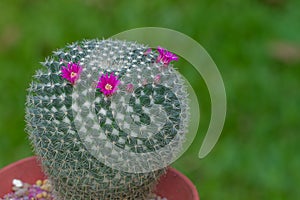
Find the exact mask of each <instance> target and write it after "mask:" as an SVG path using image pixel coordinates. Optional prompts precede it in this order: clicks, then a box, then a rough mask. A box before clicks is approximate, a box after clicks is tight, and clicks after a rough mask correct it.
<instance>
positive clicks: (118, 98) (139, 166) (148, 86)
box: [26, 40, 189, 200]
mask: <svg viewBox="0 0 300 200" xmlns="http://www.w3.org/2000/svg"><path fill="white" fill-rule="evenodd" d="M176 59H177V57H176V56H175V55H174V54H172V53H170V52H168V51H166V50H164V49H162V48H160V47H159V48H158V51H155V50H151V49H149V48H148V47H147V46H144V45H141V44H137V43H133V42H126V41H118V40H86V41H81V42H76V43H73V44H70V45H68V46H66V47H65V48H63V49H60V50H57V51H55V52H54V55H53V56H52V57H50V58H47V59H46V61H45V62H43V63H42V65H43V66H44V67H43V68H42V69H41V70H38V71H37V72H36V74H35V75H34V80H33V82H32V83H31V85H30V87H29V89H28V93H29V94H28V96H27V102H26V121H27V127H26V131H27V132H28V135H29V139H30V141H31V143H32V145H33V148H34V151H35V153H36V154H37V156H38V158H39V159H40V161H41V163H42V167H43V170H44V171H45V173H46V175H47V176H48V178H49V179H50V181H51V184H52V186H53V189H54V194H55V196H56V199H58V200H61V199H67V200H79V199H82V200H89V199H99V200H100V199H101V200H102V199H116V200H117V199H120V200H121V199H127V200H131V199H146V198H148V196H149V194H151V192H152V190H153V187H154V185H155V184H156V182H157V180H158V179H159V177H160V176H161V175H162V174H164V173H165V170H166V168H165V166H167V164H169V163H170V162H171V160H172V159H173V158H174V157H175V156H176V155H177V153H178V152H179V151H180V150H181V146H182V144H183V143H184V139H185V134H186V132H187V125H188V118H189V112H188V98H187V96H188V94H187V90H186V86H185V85H184V81H183V79H182V78H181V76H180V74H179V73H178V72H177V71H176V70H175V69H174V68H173V67H172V64H170V62H171V61H172V60H176ZM139 155H142V157H140V156H139ZM143 156H144V157H143Z"/></svg>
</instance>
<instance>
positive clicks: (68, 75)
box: [61, 62, 82, 85]
mask: <svg viewBox="0 0 300 200" xmlns="http://www.w3.org/2000/svg"><path fill="white" fill-rule="evenodd" d="M81 72H82V67H81V66H80V65H79V64H77V63H72V62H69V63H68V66H67V67H65V66H62V68H61V77H63V78H64V79H67V80H68V81H70V83H71V84H72V85H74V84H75V83H76V81H77V80H78V79H79V77H80V74H81Z"/></svg>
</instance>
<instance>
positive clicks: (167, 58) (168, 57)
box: [156, 47, 178, 65]
mask: <svg viewBox="0 0 300 200" xmlns="http://www.w3.org/2000/svg"><path fill="white" fill-rule="evenodd" d="M157 51H158V53H159V56H158V57H157V60H156V62H162V63H163V64H164V65H168V64H169V63H170V62H171V61H173V60H175V61H177V60H178V56H177V55H175V54H173V53H171V52H170V51H167V50H166V49H164V48H162V47H157Z"/></svg>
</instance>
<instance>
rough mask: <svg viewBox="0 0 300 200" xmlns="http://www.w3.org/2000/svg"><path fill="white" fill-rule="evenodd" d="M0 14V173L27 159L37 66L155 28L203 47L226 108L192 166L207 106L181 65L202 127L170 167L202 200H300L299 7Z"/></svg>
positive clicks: (269, 1)
mask: <svg viewBox="0 0 300 200" xmlns="http://www.w3.org/2000/svg"><path fill="white" fill-rule="evenodd" d="M0 8H1V14H0V91H1V95H0V168H1V167H3V166H5V165H7V164H9V163H11V162H13V161H16V160H18V159H21V158H24V157H26V156H30V155H32V153H31V148H30V145H29V142H28V140H27V138H26V134H25V132H24V127H25V122H24V103H25V97H26V88H27V87H28V85H29V82H30V80H31V77H32V75H33V74H34V72H35V70H37V69H38V68H39V67H40V65H39V62H40V61H43V60H44V58H45V57H47V56H49V55H51V52H52V51H53V50H55V49H57V48H59V47H63V46H64V45H65V44H66V43H70V42H72V41H76V40H82V39H83V38H87V39H88V38H107V37H109V36H112V35H114V34H116V33H119V32H121V31H124V30H127V29H131V28H137V27H144V26H158V27H165V28H171V29H174V30H177V31H180V32H182V33H185V34H187V35H189V36H191V37H192V38H194V39H195V40H196V41H198V42H199V43H200V44H202V45H203V47H204V48H205V49H206V50H207V51H208V53H209V54H210V55H211V57H212V58H213V59H214V61H215V63H216V64H217V66H218V67H219V70H220V72H221V74H222V76H223V79H224V83H225V87H226V92H227V99H228V112H227V120H226V124H225V127H224V131H223V133H222V135H221V138H220V140H219V142H218V144H217V146H216V147H215V148H214V150H213V152H212V153H211V154H210V155H209V156H208V157H206V158H205V159H203V160H200V159H198V158H197V154H198V150H199V147H200V144H201V142H202V140H203V137H204V134H205V132H206V130H207V127H208V124H209V119H210V99H209V95H208V92H207V88H206V86H205V84H204V82H203V80H202V79H201V77H195V76H194V73H193V72H192V71H188V70H184V66H185V65H187V64H186V63H185V62H184V61H181V62H180V65H182V66H183V70H182V73H184V74H185V75H186V76H188V77H189V78H190V80H191V82H192V84H193V85H194V86H195V88H196V90H197V92H198V95H199V98H200V108H201V117H202V120H201V122H200V128H199V133H198V135H197V137H196V139H195V141H194V143H193V145H192V146H191V147H190V149H189V150H188V151H187V152H186V153H185V154H184V155H183V156H182V157H181V158H180V159H179V160H178V161H176V163H174V164H173V166H174V167H176V168H177V169H179V170H180V171H182V172H183V173H184V174H186V175H187V176H188V177H189V178H190V179H191V180H192V181H193V182H194V183H195V185H196V186H197V189H198V191H199V193H200V196H201V197H202V199H208V200H215V199H216V200H219V199H225V200H227V199H230V200H240V199H243V200H248V199H249V200H250V199H273V200H277V199H278V200H281V199H300V190H299V185H300V173H299V169H300V157H299V150H300V149H299V142H300V135H299V130H300V123H299V121H300V114H299V111H300V109H299V108H300V106H299V104H300V93H299V88H300V68H299V67H300V34H299V33H300V12H299V8H300V1H298V0H244V1H240V0H222V1H221V0H220V1H218V0H205V1H190V0H185V1H180V0H173V1H171V0H164V1H161V0H151V1H141V0H140V1H138V0H136V1H130V0H128V1H125V0H110V1H108V0H107V1H106V0H61V1H54V0H48V1H39V0H1V1H0ZM174 42H176V41H174Z"/></svg>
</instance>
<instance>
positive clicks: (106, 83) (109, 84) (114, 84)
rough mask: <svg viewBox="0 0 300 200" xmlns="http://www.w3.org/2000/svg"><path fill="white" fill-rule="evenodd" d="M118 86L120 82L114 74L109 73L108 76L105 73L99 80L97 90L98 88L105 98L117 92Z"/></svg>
mask: <svg viewBox="0 0 300 200" xmlns="http://www.w3.org/2000/svg"><path fill="white" fill-rule="evenodd" d="M119 84H120V81H119V80H118V77H117V76H115V75H114V73H111V74H110V75H108V73H106V74H103V75H102V76H101V77H100V78H99V82H98V85H97V88H99V89H100V91H101V92H102V93H103V94H104V95H105V96H110V95H112V94H114V93H115V92H116V91H117V89H118V85H119Z"/></svg>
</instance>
